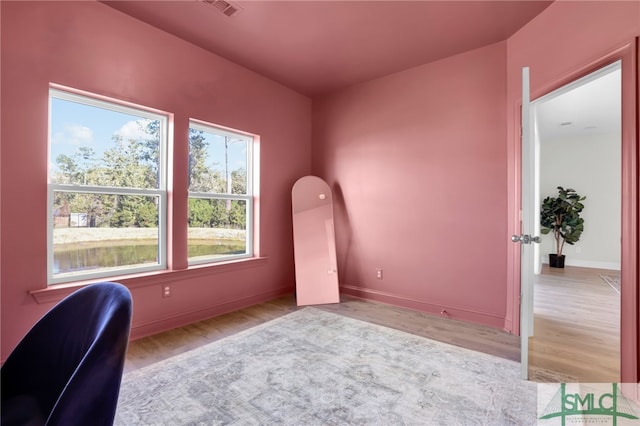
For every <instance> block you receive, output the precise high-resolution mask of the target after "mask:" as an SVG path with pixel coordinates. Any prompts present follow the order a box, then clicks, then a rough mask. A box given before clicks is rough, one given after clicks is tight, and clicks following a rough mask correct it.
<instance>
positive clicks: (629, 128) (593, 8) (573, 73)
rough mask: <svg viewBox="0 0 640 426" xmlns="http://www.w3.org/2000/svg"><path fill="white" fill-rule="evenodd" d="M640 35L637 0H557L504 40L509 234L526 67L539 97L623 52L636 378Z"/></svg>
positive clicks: (627, 246)
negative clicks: (639, 41)
mask: <svg viewBox="0 0 640 426" xmlns="http://www.w3.org/2000/svg"><path fill="white" fill-rule="evenodd" d="M639 35H640V3H639V2H611V1H596V2H572V1H556V2H555V3H553V4H552V5H551V6H549V7H548V8H547V9H545V10H544V11H543V12H542V13H541V14H540V15H538V16H537V17H536V18H535V19H533V20H532V21H531V22H530V23H529V24H528V25H526V26H525V27H524V28H523V29H521V30H520V31H519V32H517V33H516V34H515V35H513V36H512V37H511V38H509V40H508V42H507V78H508V79H507V123H508V128H507V135H508V136H507V150H508V158H509V161H508V164H509V171H508V176H509V178H508V180H507V182H508V197H509V203H508V205H509V206H510V207H509V214H508V224H509V234H511V233H519V229H520V224H519V221H518V212H517V208H516V206H517V204H518V200H519V197H520V195H519V180H518V179H519V173H520V171H519V168H518V158H519V156H520V149H519V147H520V143H519V140H518V126H519V123H520V118H519V116H518V114H519V105H520V103H521V97H522V95H521V69H522V67H524V66H528V67H530V70H531V71H530V72H531V92H532V98H533V99H535V98H536V97H538V96H541V95H543V94H545V93H547V92H549V91H551V90H553V89H556V88H558V87H560V86H562V85H563V84H566V83H568V82H569V81H572V80H574V79H576V78H578V77H581V76H583V75H585V74H587V73H589V72H591V71H594V70H595V69H597V68H599V67H602V66H604V65H606V64H607V63H609V62H612V61H615V60H617V59H620V58H622V61H623V64H622V74H623V78H622V79H623V82H622V84H623V123H622V125H623V129H622V131H623V142H622V143H623V155H622V157H623V158H622V160H623V161H622V164H623V165H622V168H623V177H622V181H623V205H622V208H623V217H622V219H623V221H622V222H623V229H622V235H623V238H622V299H621V304H622V306H621V308H622V309H621V321H622V324H621V352H622V364H621V367H622V369H621V371H622V379H623V381H633V382H635V381H637V380H638V362H639V361H638V353H639V350H638V341H639V339H638V331H639V330H640V327H639V325H638V305H639V303H640V302H639V301H638V297H639V292H638V287H639V284H638V238H639V237H638V229H639V226H638V134H637V126H638V116H637V111H635V108H636V107H635V106H636V105H637V103H636V102H637V99H638V94H637V93H638V92H637V90H638V88H637V87H635V85H636V81H637V76H638V72H637V57H636V49H637V47H636V41H635V40H634V38H635V37H637V36H639ZM505 244H506V245H507V246H508V250H509V258H510V262H509V270H508V271H507V275H508V277H509V295H508V297H507V302H508V307H507V315H508V320H509V321H512V322H513V323H514V329H516V330H517V329H518V321H519V318H518V315H519V306H518V295H519V292H520V289H519V274H520V271H519V267H518V265H519V263H518V260H519V253H520V249H519V247H517V246H515V245H512V244H511V243H509V242H506V243H505Z"/></svg>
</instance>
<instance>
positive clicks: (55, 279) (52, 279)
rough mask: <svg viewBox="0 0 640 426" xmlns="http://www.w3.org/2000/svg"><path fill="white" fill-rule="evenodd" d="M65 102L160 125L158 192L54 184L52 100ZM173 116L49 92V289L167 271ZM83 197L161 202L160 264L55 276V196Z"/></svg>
mask: <svg viewBox="0 0 640 426" xmlns="http://www.w3.org/2000/svg"><path fill="white" fill-rule="evenodd" d="M53 98H56V99H62V100H65V101H70V102H76V103H80V104H83V105H87V106H91V107H95V108H101V109H105V110H109V111H114V112H119V113H124V114H129V115H134V116H137V117H141V118H147V119H150V120H158V121H159V122H160V134H159V138H160V146H159V152H158V156H159V158H158V188H132V187H113V186H96V185H81V184H68V183H53V182H52V181H51V161H52V159H51V143H52V140H51V136H52V135H51V132H52V122H51V112H52V99H53ZM170 117H171V115H170V114H168V113H163V112H161V111H157V110H153V109H152V108H146V107H144V106H141V105H135V104H131V103H127V102H123V101H119V100H117V99H112V98H107V97H104V96H100V95H96V94H92V93H86V92H81V91H78V90H74V89H70V88H66V87H62V86H57V85H51V86H50V87H49V92H48V124H49V125H48V135H47V161H48V163H49V164H48V167H47V286H50V285H54V284H62V283H70V282H75V281H84V280H91V279H97V278H107V277H114V276H119V275H129V274H135V273H142V272H150V271H158V270H166V269H167V264H168V263H167V245H168V244H167V243H168V242H167V229H168V222H167V219H168V218H167V212H168V173H169V170H168V169H169V161H168V152H169V144H170V142H171V132H170V128H169V127H170V125H171V120H170ZM56 192H67V193H81V194H105V195H139V196H148V197H157V198H158V200H159V201H158V262H157V263H154V264H138V265H130V266H117V267H102V268H100V269H92V270H90V271H74V272H65V273H58V274H54V240H53V239H54V232H53V231H54V217H53V216H54V206H53V203H54V193H56Z"/></svg>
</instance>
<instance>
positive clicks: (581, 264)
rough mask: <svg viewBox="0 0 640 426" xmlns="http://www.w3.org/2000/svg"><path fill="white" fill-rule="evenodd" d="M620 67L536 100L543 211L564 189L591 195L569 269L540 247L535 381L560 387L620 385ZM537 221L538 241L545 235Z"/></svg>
mask: <svg viewBox="0 0 640 426" xmlns="http://www.w3.org/2000/svg"><path fill="white" fill-rule="evenodd" d="M621 96H622V82H621V62H620V61H618V62H615V63H613V64H610V65H608V66H606V67H604V68H601V69H599V70H597V71H595V72H593V73H591V74H589V75H587V76H585V77H583V78H580V79H578V80H576V81H574V82H571V83H569V84H567V85H565V86H563V87H561V88H559V89H557V90H555V91H553V92H551V93H549V94H547V95H545V96H543V97H541V98H539V99H537V100H536V101H534V102H532V108H533V111H534V117H535V118H534V127H535V131H534V134H535V137H534V139H535V140H534V141H533V142H534V144H535V164H536V167H535V173H534V175H535V176H536V178H535V179H534V180H535V191H534V192H535V204H534V205H535V211H534V215H535V216H534V217H536V218H537V217H539V213H540V212H539V209H540V207H539V206H540V205H541V202H542V199H544V198H545V197H546V196H552V197H553V196H557V195H558V190H557V187H558V186H562V187H564V188H572V189H575V190H576V191H577V192H578V193H579V194H580V195H583V196H586V197H587V199H586V200H585V201H584V204H585V209H584V211H583V213H582V215H581V216H582V217H583V218H584V220H585V231H584V233H583V234H582V236H581V238H580V241H578V242H577V243H576V244H575V245H569V246H567V245H565V250H564V254H565V255H566V260H565V265H566V266H565V269H557V268H550V267H549V266H548V261H547V260H546V259H548V254H549V253H555V241H554V240H553V238H552V237H551V236H550V235H548V236H542V242H541V244H540V245H536V246H535V247H534V261H533V266H534V273H535V277H534V327H533V337H532V338H531V340H530V346H529V360H530V378H531V379H532V380H537V381H555V382H578V381H579V382H612V381H619V379H620V369H619V360H620V289H619V288H618V289H616V288H615V286H613V285H612V283H611V282H610V281H608V280H607V278H611V277H613V278H615V277H616V276H617V277H618V281H617V282H618V283H619V282H620V278H619V277H620V263H621V262H620V259H621V243H620V242H621V222H620V217H621V155H622V154H621V147H622V126H621V116H622V109H621ZM539 231H540V229H539V223H538V221H536V229H535V231H534V232H535V235H540V232H539Z"/></svg>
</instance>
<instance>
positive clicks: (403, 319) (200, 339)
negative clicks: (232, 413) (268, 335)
mask: <svg viewBox="0 0 640 426" xmlns="http://www.w3.org/2000/svg"><path fill="white" fill-rule="evenodd" d="M315 307H316V308H319V309H323V310H326V311H329V312H334V313H337V314H340V315H344V316H347V317H351V318H355V319H359V320H363V321H368V322H370V323H374V324H378V325H383V326H387V327H391V328H395V329H398V330H402V331H405V332H408V333H413V334H417V335H420V336H424V337H428V338H431V339H434V340H439V341H442V342H446V343H450V344H454V345H457V346H462V347H466V348H469V349H473V350H477V351H482V352H486V353H490V354H493V355H496V356H500V357H503V358H507V359H511V360H519V359H520V341H519V338H518V337H517V336H514V335H511V334H509V333H506V332H504V331H501V330H497V329H494V328H491V327H486V326H482V325H478V324H470V323H467V322H463V321H456V320H452V319H448V318H442V317H439V316H436V315H429V314H425V313H422V312H417V311H412V310H409V309H403V308H398V307H395V306H390V305H385V304H381V303H375V302H368V301H364V300H360V299H356V298H351V297H346V296H343V297H341V303H339V304H331V305H317V306H315ZM296 309H300V308H298V307H297V306H296V303H295V299H294V298H293V297H292V296H290V297H284V298H280V299H277V300H274V301H271V302H267V303H262V304H260V305H256V306H253V307H250V308H246V309H243V310H240V311H237V312H233V313H230V314H226V315H222V316H219V317H215V318H211V319H208V320H204V321H200V322H198V323H195V324H191V325H188V326H185V327H180V328H177V329H174V330H169V331H166V332H164V333H160V334H156V335H153V336H149V337H145V338H142V339H139V340H136V341H133V342H131V343H130V344H129V350H128V352H127V359H126V363H125V372H127V371H132V370H135V369H138V368H142V367H144V366H147V365H149V364H153V363H155V362H159V361H162V360H164V359H166V358H170V357H172V356H175V355H177V354H179V353H182V352H186V351H189V350H191V349H195V348H197V347H199V346H202V345H204V344H207V343H210V342H213V341H215V340H218V339H221V338H224V337H226V336H229V335H232V334H234V333H237V332H239V331H242V330H245V329H247V328H250V327H253V326H255V325H258V324H261V323H263V322H266V321H269V320H271V319H274V318H277V317H279V316H282V315H286V314H288V313H290V312H293V311H295V310H296Z"/></svg>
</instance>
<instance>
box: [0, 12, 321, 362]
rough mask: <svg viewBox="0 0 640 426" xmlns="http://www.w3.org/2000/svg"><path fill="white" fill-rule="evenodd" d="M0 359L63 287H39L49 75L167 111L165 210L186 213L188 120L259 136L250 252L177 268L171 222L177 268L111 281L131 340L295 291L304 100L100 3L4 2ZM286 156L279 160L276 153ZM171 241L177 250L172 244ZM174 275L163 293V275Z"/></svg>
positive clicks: (182, 261)
mask: <svg viewBox="0 0 640 426" xmlns="http://www.w3.org/2000/svg"><path fill="white" fill-rule="evenodd" d="M1 8H2V9H1V19H2V34H1V35H2V57H1V60H2V76H1V85H2V100H1V110H2V116H1V119H2V130H1V138H2V145H1V152H2V155H1V157H0V158H1V190H2V204H1V209H2V210H1V215H0V218H1V228H0V229H1V240H0V241H1V254H0V259H1V261H2V265H1V266H2V271H1V274H0V279H1V296H2V302H1V303H2V305H1V308H2V317H1V320H2V329H1V334H2V342H1V343H2V359H4V358H6V356H7V355H8V354H9V352H10V351H11V350H12V348H13V347H14V346H15V344H16V343H17V341H18V340H19V339H20V338H21V336H22V335H23V334H24V333H25V332H26V331H27V329H28V328H29V327H30V326H31V325H32V324H33V323H34V322H35V321H36V320H37V318H39V317H40V316H41V315H42V314H43V313H44V312H46V311H47V310H48V309H49V308H50V307H51V306H52V304H53V303H54V302H55V301H56V300H58V299H59V298H60V297H61V296H62V295H64V294H65V293H68V292H69V291H70V290H69V289H66V290H65V289H64V286H61V287H62V288H63V290H59V291H57V292H56V291H54V292H45V294H43V295H41V296H42V298H43V299H46V300H47V302H44V303H40V304H39V303H37V302H36V300H35V299H34V298H33V297H32V296H31V295H30V294H29V293H28V292H29V291H31V290H38V289H44V288H46V251H47V248H46V235H47V232H46V211H47V209H46V194H47V191H46V182H47V95H48V85H49V82H55V83H58V84H62V85H66V86H71V87H75V88H78V89H82V90H86V91H89V92H95V93H98V94H102V95H106V96H110V97H114V98H118V99H123V100H126V101H131V102H134V103H138V104H141V105H145V106H149V107H153V108H157V109H160V110H164V111H167V112H171V113H173V114H174V119H175V134H176V138H175V150H174V156H175V157H174V162H175V170H174V173H175V174H176V179H175V188H174V197H175V204H174V211H173V215H174V217H175V220H176V222H177V223H184V221H185V218H186V182H187V172H186V167H185V165H186V164H187V136H186V135H187V126H188V119H189V118H190V117H193V118H198V119H201V120H205V121H210V122H213V123H216V124H221V125H225V126H228V127H232V128H236V129H240V130H244V131H247V132H251V133H255V134H258V135H260V145H261V158H260V160H261V161H260V163H261V182H260V187H261V190H260V200H259V201H260V222H261V228H260V235H259V238H260V255H261V256H262V257H264V258H266V259H262V260H258V261H252V262H245V263H243V264H241V265H237V264H236V265H230V266H222V267H211V268H198V269H194V270H184V267H185V266H186V254H185V253H184V247H185V246H186V235H185V233H186V228H184V227H176V228H175V229H173V238H174V240H175V244H176V248H178V250H175V251H174V254H173V259H172V261H173V265H174V267H175V268H178V269H183V270H178V271H174V272H171V273H164V274H156V275H154V276H150V277H142V278H136V279H127V280H121V282H124V283H126V284H127V285H129V286H130V287H131V288H132V293H133V297H134V305H135V308H134V320H133V331H132V333H133V336H134V337H138V336H141V335H144V334H148V333H152V332H154V331H158V330H162V329H166V328H170V327H173V326H176V325H180V324H184V323H188V322H192V321H195V320H197V319H201V318H204V317H208V316H212V315H214V314H217V313H221V312H225V311H229V310H233V309H237V308H239V307H243V306H246V305H250V304H253V303H257V302H260V301H263V300H268V299H272V298H274V297H276V296H278V295H280V294H283V293H286V292H291V291H292V290H293V282H294V280H293V271H294V269H293V248H292V243H291V241H292V235H291V234H292V231H291V228H292V227H291V201H290V200H291V197H290V190H291V187H292V185H293V183H294V182H295V181H296V180H297V179H298V178H299V177H301V176H303V175H306V174H309V172H310V168H311V163H310V161H311V141H310V138H311V133H310V132H311V100H310V99H308V98H306V97H304V96H301V95H299V94H297V93H295V92H294V91H292V90H289V89H287V88H285V87H283V86H281V85H279V84H276V83H274V82H272V81H269V80H267V79H265V78H263V77H261V76H259V75H257V74H255V73H253V72H251V71H248V70H246V69H244V68H241V67H239V66H236V65H235V64H232V63H230V62H228V61H226V60H224V59H222V58H220V57H218V56H215V55H212V54H210V53H208V52H206V51H204V50H202V49H199V48H197V47H195V46H193V45H191V44H189V43H186V42H184V41H181V40H179V39H177V38H175V37H173V36H170V35H168V34H166V33H164V32H162V31H159V30H157V29H154V28H152V27H150V26H148V25H146V24H142V23H141V22H139V21H137V20H134V19H132V18H130V17H127V16H125V15H123V14H120V13H119V12H117V11H115V10H113V9H112V8H110V7H108V6H105V5H103V4H101V3H98V2H43V3H35V2H5V1H3V2H1ZM283 158H286V159H287V161H282V159H283ZM180 248H182V250H180ZM164 282H169V283H171V284H172V292H173V295H172V297H171V298H165V299H163V298H162V297H161V283H164Z"/></svg>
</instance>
